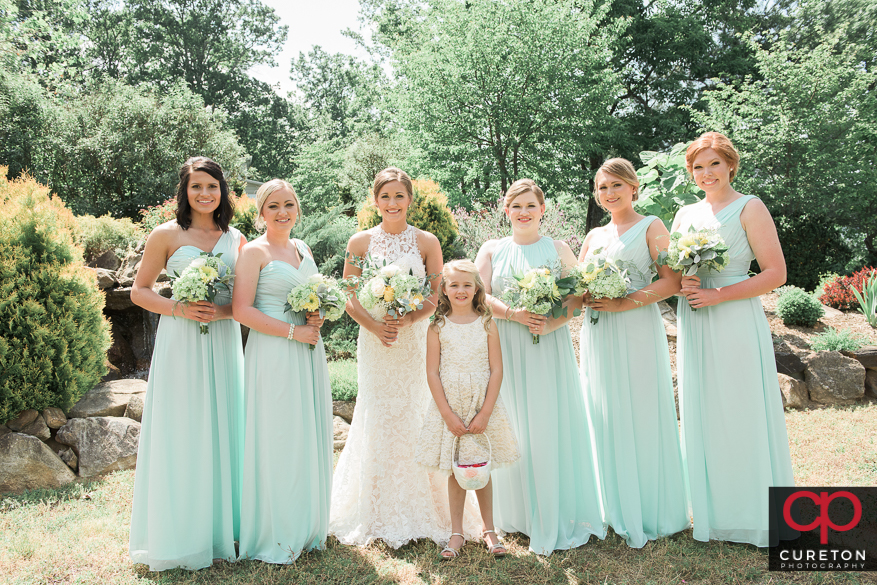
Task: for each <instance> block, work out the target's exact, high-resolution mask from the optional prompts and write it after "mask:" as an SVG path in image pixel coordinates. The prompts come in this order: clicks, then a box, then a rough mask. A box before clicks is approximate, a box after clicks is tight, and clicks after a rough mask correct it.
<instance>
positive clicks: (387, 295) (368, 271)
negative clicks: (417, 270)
mask: <svg viewBox="0 0 877 585" xmlns="http://www.w3.org/2000/svg"><path fill="white" fill-rule="evenodd" d="M349 262H350V263H351V264H353V265H354V266H358V267H359V268H360V269H361V270H362V275H361V276H358V277H352V278H348V279H347V280H345V284H346V285H347V286H349V287H352V288H354V289H356V291H357V293H356V298H358V299H359V302H360V303H361V304H362V306H363V307H365V308H366V309H369V310H370V309H374V308H375V307H382V308H383V309H384V310H385V311H386V312H387V315H392V316H395V317H398V318H401V317H403V316H404V315H405V314H406V313H411V312H412V311H417V310H419V309H422V308H423V303H424V301H425V300H426V299H427V298H429V297H430V296H431V295H432V287H431V286H430V284H429V281H430V280H432V279H431V278H430V277H429V276H424V277H423V278H420V277H417V276H414V270H413V269H411V268H409V269H408V271H407V273H406V271H405V269H404V268H403V267H402V266H399V265H398V264H395V263H389V264H387V263H386V262H385V263H384V264H383V265H382V266H378V265H377V263H376V262H375V261H374V260H373V259H371V258H365V259H363V258H358V257H354V258H353V259H352V260H349Z"/></svg>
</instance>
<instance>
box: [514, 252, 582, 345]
mask: <svg viewBox="0 0 877 585" xmlns="http://www.w3.org/2000/svg"><path fill="white" fill-rule="evenodd" d="M575 284H576V279H575V278H574V277H572V276H567V277H562V275H561V267H560V266H559V265H558V266H554V267H549V266H540V267H538V268H531V269H530V270H528V271H527V272H526V273H524V274H522V275H517V274H516V275H514V276H513V277H512V278H507V279H506V288H505V290H504V291H503V293H502V295H501V296H500V298H501V299H502V301H503V302H504V303H505V304H507V305H508V306H509V307H511V308H512V309H525V310H527V311H529V312H531V313H536V314H537V315H544V316H546V317H548V316H551V317H554V318H555V319H557V318H558V317H560V316H561V315H565V314H566V307H564V306H563V299H565V298H566V297H567V295H569V294H570V293H571V292H572V291H573V290H574V289H575ZM533 343H534V344H536V343H539V336H538V335H536V334H534V335H533Z"/></svg>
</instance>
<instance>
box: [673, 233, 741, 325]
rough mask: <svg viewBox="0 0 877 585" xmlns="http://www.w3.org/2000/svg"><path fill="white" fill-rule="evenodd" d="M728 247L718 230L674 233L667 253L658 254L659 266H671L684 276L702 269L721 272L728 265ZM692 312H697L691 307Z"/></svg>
mask: <svg viewBox="0 0 877 585" xmlns="http://www.w3.org/2000/svg"><path fill="white" fill-rule="evenodd" d="M728 260H729V258H728V245H727V244H726V243H725V240H724V238H722V236H720V235H719V233H718V232H717V231H716V230H714V229H713V230H708V229H702V230H695V229H694V226H690V227H689V228H688V233H687V234H682V233H680V232H673V233H672V234H670V244H669V245H668V246H667V251H666V252H665V251H661V253H660V254H658V260H657V264H658V265H659V266H669V267H670V268H671V269H672V270H673V271H674V272H681V273H682V274H683V276H692V275H693V274H695V273H697V271H698V270H700V269H701V268H707V269H709V270H713V271H715V272H721V271H722V270H724V269H725V266H727V265H728ZM691 310H692V311H696V310H697V309H695V308H694V307H691Z"/></svg>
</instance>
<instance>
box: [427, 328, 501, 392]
mask: <svg viewBox="0 0 877 585" xmlns="http://www.w3.org/2000/svg"><path fill="white" fill-rule="evenodd" d="M439 339H440V340H441V343H442V358H441V363H440V364H439V374H440V376H441V379H442V381H443V382H445V381H449V380H451V379H455V380H456V379H457V378H459V377H461V376H465V377H467V378H469V377H472V378H474V377H476V376H477V377H479V378H485V383H486V379H487V378H489V377H490V361H489V360H488V356H487V331H485V330H484V324H483V323H482V321H481V319H476V320H475V321H473V322H472V323H466V324H460V323H454V322H453V321H451V320H450V319H447V318H446V319H445V322H444V324H443V325H442V327H441V329H439Z"/></svg>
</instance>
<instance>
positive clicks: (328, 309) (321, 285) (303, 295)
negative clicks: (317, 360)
mask: <svg viewBox="0 0 877 585" xmlns="http://www.w3.org/2000/svg"><path fill="white" fill-rule="evenodd" d="M345 304H347V293H345V292H344V290H342V288H341V285H339V284H338V281H336V280H335V279H334V278H331V277H328V276H325V275H323V274H319V273H317V274H313V275H311V276H309V277H308V280H307V282H305V283H303V284H300V285H298V286H296V287H295V288H293V289H292V290H291V291H289V295H287V297H286V304H285V305H283V309H284V310H285V311H288V312H292V313H299V312H301V311H311V312H313V311H317V312H319V313H320V318H321V319H326V320H327V321H337V320H338V319H340V318H341V316H342V315H343V314H344V305H345ZM308 346H309V348H310V349H311V351H313V350H314V348H315V347H316V346H315V345H310V344H308Z"/></svg>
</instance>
